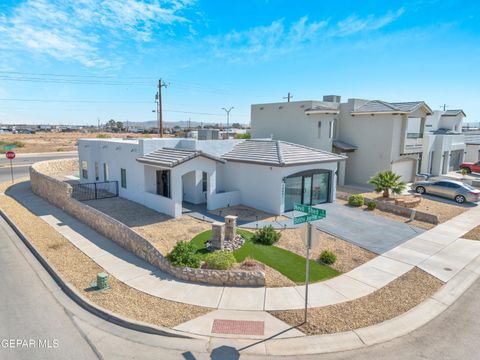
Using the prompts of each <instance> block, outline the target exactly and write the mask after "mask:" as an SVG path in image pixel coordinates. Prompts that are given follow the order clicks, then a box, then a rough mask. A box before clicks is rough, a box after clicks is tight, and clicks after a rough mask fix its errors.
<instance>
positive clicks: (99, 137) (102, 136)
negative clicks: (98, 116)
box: [97, 134, 111, 139]
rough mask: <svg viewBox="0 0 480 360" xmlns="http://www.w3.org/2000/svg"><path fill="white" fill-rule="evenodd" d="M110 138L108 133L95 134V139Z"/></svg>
mask: <svg viewBox="0 0 480 360" xmlns="http://www.w3.org/2000/svg"><path fill="white" fill-rule="evenodd" d="M108 138H111V136H110V135H108V134H97V139H108Z"/></svg>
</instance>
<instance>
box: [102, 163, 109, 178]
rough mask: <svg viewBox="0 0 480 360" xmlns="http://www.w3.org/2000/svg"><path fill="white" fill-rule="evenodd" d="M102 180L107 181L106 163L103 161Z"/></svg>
mask: <svg viewBox="0 0 480 360" xmlns="http://www.w3.org/2000/svg"><path fill="white" fill-rule="evenodd" d="M103 181H108V164H107V163H103Z"/></svg>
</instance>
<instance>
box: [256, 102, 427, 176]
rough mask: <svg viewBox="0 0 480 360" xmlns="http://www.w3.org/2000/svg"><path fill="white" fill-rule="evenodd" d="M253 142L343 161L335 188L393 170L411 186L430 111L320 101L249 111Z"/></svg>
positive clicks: (417, 106)
mask: <svg viewBox="0 0 480 360" xmlns="http://www.w3.org/2000/svg"><path fill="white" fill-rule="evenodd" d="M251 111H252V120H251V121H252V131H251V132H252V137H253V138H257V137H266V136H270V137H272V138H273V139H280V140H285V141H292V142H295V143H299V144H303V145H306V146H310V147H315V148H318V149H322V150H326V151H334V152H336V153H339V154H341V155H344V156H345V155H347V154H348V159H347V161H346V163H343V164H340V167H339V172H338V182H339V184H340V185H343V184H365V183H366V182H367V181H368V179H369V178H370V177H371V176H373V175H375V174H376V173H377V172H379V171H383V170H392V171H394V172H396V173H398V174H400V175H401V176H402V178H403V179H404V180H405V181H412V180H413V179H414V176H415V173H416V172H417V170H418V169H419V164H420V161H421V154H422V143H423V140H422V136H423V131H424V127H425V121H426V117H427V115H430V114H431V113H432V110H431V109H430V108H429V107H428V106H427V105H426V104H425V103H424V102H423V101H416V102H398V103H388V102H385V101H380V100H372V101H370V100H361V99H349V100H348V101H347V102H346V103H341V102H340V96H336V95H329V96H324V97H323V101H295V102H287V103H285V102H283V103H275V104H255V105H252V109H251Z"/></svg>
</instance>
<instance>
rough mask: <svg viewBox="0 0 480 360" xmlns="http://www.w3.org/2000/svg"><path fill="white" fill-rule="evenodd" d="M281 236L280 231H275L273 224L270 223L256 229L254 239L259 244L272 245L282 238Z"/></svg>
mask: <svg viewBox="0 0 480 360" xmlns="http://www.w3.org/2000/svg"><path fill="white" fill-rule="evenodd" d="M280 236H281V235H280V233H279V232H277V231H275V229H274V228H273V226H272V225H268V226H264V227H263V228H261V229H258V230H257V231H255V234H253V236H252V240H253V241H254V242H256V243H259V244H263V245H272V244H273V243H276V242H277V241H278V240H279V239H280Z"/></svg>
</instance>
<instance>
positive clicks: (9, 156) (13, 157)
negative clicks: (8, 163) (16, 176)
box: [5, 151, 15, 160]
mask: <svg viewBox="0 0 480 360" xmlns="http://www.w3.org/2000/svg"><path fill="white" fill-rule="evenodd" d="M5 156H6V157H7V159H9V160H13V159H15V153H14V152H13V151H7V152H6V153H5Z"/></svg>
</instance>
